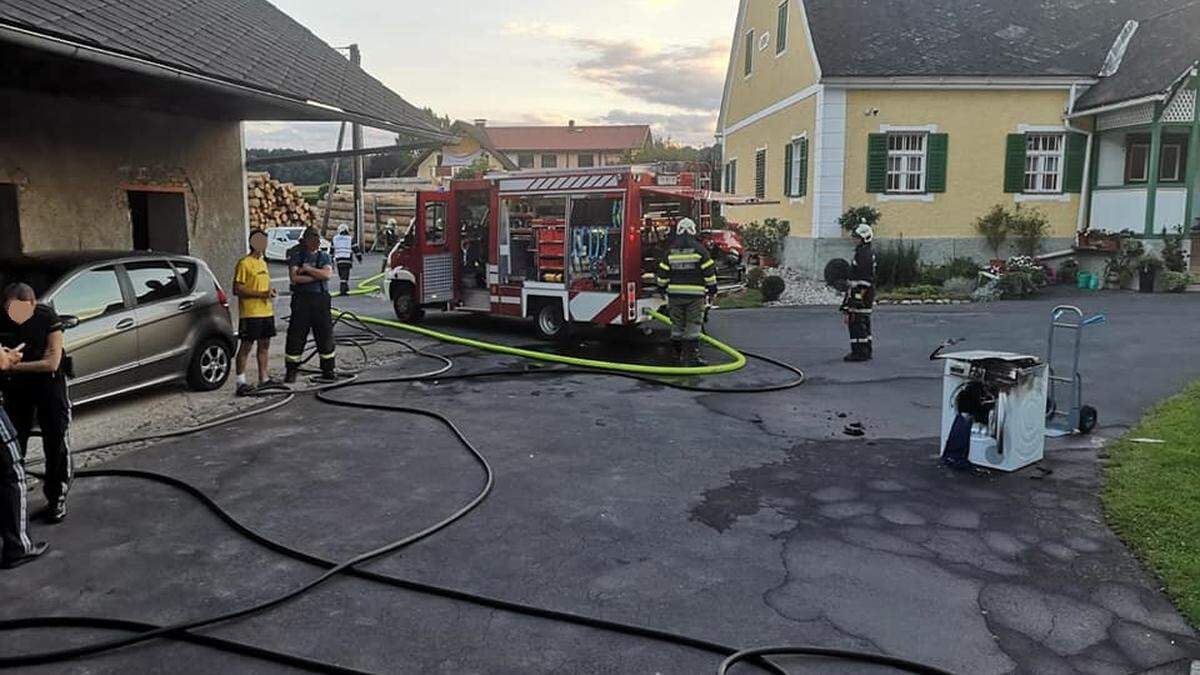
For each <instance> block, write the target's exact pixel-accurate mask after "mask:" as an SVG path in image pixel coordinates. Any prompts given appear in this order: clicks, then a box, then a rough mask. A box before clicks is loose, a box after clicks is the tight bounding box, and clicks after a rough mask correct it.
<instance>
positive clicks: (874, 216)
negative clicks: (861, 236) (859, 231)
mask: <svg viewBox="0 0 1200 675" xmlns="http://www.w3.org/2000/svg"><path fill="white" fill-rule="evenodd" d="M882 217H883V216H882V214H880V213H879V209H877V208H875V207H873V206H852V207H850V208H848V209H846V212H845V213H843V214H842V215H841V216H839V217H838V219H837V222H838V225H841V226H842V231H843V232H845V233H846V234H850V233H852V232H854V228H856V227H858V226H859V225H861V224H862V223H866V224H868V225H870V226H871V227H875V226H876V225H878V224H879V220H880V218H882Z"/></svg>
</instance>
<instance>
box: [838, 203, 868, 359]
mask: <svg viewBox="0 0 1200 675" xmlns="http://www.w3.org/2000/svg"><path fill="white" fill-rule="evenodd" d="M874 238H875V232H874V231H873V230H872V229H871V226H870V225H868V224H866V223H865V222H864V223H862V224H860V225H859V226H858V227H856V228H854V241H855V244H856V246H855V247H854V263H853V264H852V265H851V266H850V287H849V288H848V289H847V290H846V299H845V300H844V301H843V302H842V311H843V312H845V313H846V323H847V325H849V326H850V353H849V354H847V355H846V358H845V360H846V361H849V362H861V361H870V360H871V358H872V356H873V354H872V352H873V349H872V347H873V343H872V340H873V338H872V337H871V313H872V312H873V311H874V309H873V307H874V305H875V252H874V251H873V250H872V249H871V241H872V240H873V239H874Z"/></svg>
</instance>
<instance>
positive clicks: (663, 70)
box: [247, 0, 737, 151]
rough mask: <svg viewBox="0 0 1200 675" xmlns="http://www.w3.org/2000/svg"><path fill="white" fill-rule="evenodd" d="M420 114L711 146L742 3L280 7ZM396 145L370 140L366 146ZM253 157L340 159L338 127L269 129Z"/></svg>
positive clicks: (561, 0)
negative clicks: (631, 129)
mask: <svg viewBox="0 0 1200 675" xmlns="http://www.w3.org/2000/svg"><path fill="white" fill-rule="evenodd" d="M272 1H273V2H274V3H275V4H276V5H277V6H278V7H279V8H280V9H282V10H283V11H284V12H287V13H288V14H290V15H291V16H292V17H293V18H295V19H296V20H297V21H299V22H300V23H302V24H304V25H306V26H308V27H309V28H310V29H311V30H312V31H313V32H315V33H316V34H317V35H318V36H320V37H321V38H322V39H323V40H325V41H326V42H327V43H329V44H331V45H333V46H335V47H341V46H344V45H347V44H349V43H351V42H358V43H359V45H360V46H361V47H362V52H363V66H364V67H365V68H366V69H367V71H368V72H370V73H371V74H372V75H374V76H375V77H377V78H379V79H380V80H382V81H383V83H384V84H386V85H388V86H389V87H391V88H392V89H393V90H395V91H396V92H398V93H399V94H400V95H401V96H403V97H404V98H405V99H406V100H408V101H409V102H410V103H413V104H414V105H417V106H419V107H424V106H429V107H431V108H433V109H434V110H435V111H436V112H438V113H439V114H443V115H449V116H450V117H451V118H456V119H464V120H471V119H474V118H477V117H484V118H487V119H488V120H489V122H490V123H494V124H565V123H566V122H567V121H568V120H572V119H574V120H576V121H578V122H579V123H581V124H586V123H592V124H630V123H650V124H652V125H654V130H655V133H656V134H658V135H660V136H670V137H671V138H672V139H674V140H676V141H679V142H684V143H692V144H707V143H711V142H712V135H713V130H714V128H715V126H716V114H717V108H718V106H719V105H720V101H721V88H722V83H723V80H724V77H725V65H726V60H727V59H728V54H729V41H730V38H731V36H732V34H733V23H734V21H735V20H736V14H737V2H736V0H501V1H498V2H495V1H483V0H435V1H434V2H424V3H418V2H414V1H412V0H401V1H400V2H386V3H385V2H383V1H382V0H339V1H338V2H329V0H272ZM389 141H390V136H388V135H386V134H382V135H375V134H368V139H367V142H368V144H371V143H376V142H383V143H387V142H389ZM247 144H248V145H249V147H293V148H303V149H306V150H313V151H316V150H332V149H333V148H334V147H335V146H336V144H337V126H336V125H333V126H332V127H330V126H329V125H324V124H257V125H253V126H251V127H250V128H249V129H248V138H247Z"/></svg>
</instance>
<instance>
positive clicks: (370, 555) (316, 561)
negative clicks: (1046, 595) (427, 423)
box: [0, 324, 945, 675]
mask: <svg viewBox="0 0 1200 675" xmlns="http://www.w3.org/2000/svg"><path fill="white" fill-rule="evenodd" d="M357 328H360V329H361V330H365V331H367V332H368V333H375V331H372V330H371V329H368V328H366V327H365V326H363V325H362V324H359V326H357ZM375 338H383V339H384V340H386V341H388V342H396V343H398V344H401V345H404V346H406V347H407V348H408V349H410V350H411V351H412V352H413V353H415V354H417V355H420V356H424V357H431V358H437V359H441V360H443V361H444V362H446V363H447V364H449V363H450V362H449V359H447V358H446V357H444V356H441V355H438V354H433V353H429V352H423V351H421V350H418V349H416V348H414V347H412V346H411V345H409V344H408V343H406V342H404V341H402V340H399V339H396V338H386V337H384V336H380V335H376V336H374V337H369V338H367V340H374V339H375ZM747 355H748V356H751V357H752V358H756V359H759V360H762V361H764V362H767V363H771V364H774V365H777V366H779V367H782V368H784V369H786V370H788V371H790V372H792V373H793V374H795V376H796V377H795V379H794V380H792V381H789V382H787V383H783V384H777V385H766V386H762V387H750V388H743V389H739V388H731V387H704V386H697V385H688V384H683V383H678V382H671V381H664V380H658V379H655V378H652V377H648V376H643V375H637V374H632V373H612V372H602V371H595V370H588V369H584V368H540V369H535V370H495V371H482V372H477V373H466V374H457V375H449V376H447V375H444V374H443V373H445V371H446V370H448V368H446V367H443V368H441V369H439V370H437V371H435V372H433V373H423V374H418V375H408V376H397V377H387V378H378V379H372V380H356V381H346V382H342V383H337V384H332V385H329V386H325V387H321V388H319V389H318V391H317V393H316V398H317V400H320V401H322V402H324V403H327V404H330V405H336V406H341V407H350V408H359V409H369V410H381V411H387V412H399V413H406V414H413V415H420V416H424V417H428V418H431V419H434V420H436V421H438V422H440V423H442V424H443V425H444V426H446V427H447V428H448V429H449V430H450V431H451V432H452V433H453V434H454V436H455V437H456V438H457V439H458V440H459V442H460V443H461V444H462V445H463V446H464V447H465V448H466V449H467V450H468V451H469V452H470V454H471V455H472V456H473V458H474V459H475V460H476V462H477V463H478V464H479V466H480V467H481V470H482V472H483V475H484V480H483V485H482V486H481V488H480V490H479V491H478V493H477V494H476V495H475V497H473V498H472V499H471V500H470V501H469V502H468V503H467V504H466V505H464V506H462V507H460V508H459V509H457V510H455V511H454V512H453V513H451V514H449V515H448V516H447V517H445V518H443V519H442V520H440V521H439V522H437V523H435V524H433V525H431V526H428V527H426V528H425V529H423V530H421V531H419V532H417V533H414V534H411V535H409V536H407V537H404V538H403V539H400V540H397V541H394V542H391V543H388V544H386V545H384V546H382V547H379V548H376V549H374V550H372V551H368V552H366V553H363V554H360V555H358V556H355V557H354V558H351V559H350V560H347V561H343V562H335V561H332V560H328V559H325V558H321V557H319V556H316V555H313V554H310V553H306V552H304V551H301V550H299V549H295V548H292V547H290V546H287V545H285V544H282V543H280V542H278V541H275V540H273V539H270V538H269V537H267V536H265V535H263V534H261V533H258V532H256V531H254V530H252V529H250V528H249V527H247V526H245V525H244V524H242V523H240V522H239V521H237V520H236V519H235V518H234V517H233V516H232V515H231V514H229V513H228V512H227V511H225V510H224V509H223V508H222V507H221V506H220V505H219V504H217V502H216V501H215V500H213V499H212V498H211V497H210V496H208V495H207V494H206V493H204V492H203V491H202V490H201V489H199V488H197V487H196V486H194V485H191V484H190V483H187V482H185V481H183V480H180V479H177V478H173V477H171V476H167V475H164V474H159V473H155V472H149V471H140V470H131V469H96V470H86V471H80V472H78V473H77V474H76V477H78V478H100V477H109V478H136V479H142V480H149V481H154V482H158V483H160V484H164V485H168V486H170V487H173V488H176V489H179V490H182V491H184V492H187V493H188V494H190V495H192V496H193V497H194V498H196V499H197V500H198V501H200V502H201V503H202V504H203V505H204V506H205V507H206V508H208V509H209V510H210V511H212V512H213V513H214V514H215V515H217V517H219V518H220V519H221V520H222V521H224V522H225V523H226V524H227V525H229V526H230V527H231V528H232V529H233V530H234V531H236V532H237V533H239V534H241V535H242V536H244V537H246V538H247V539H250V540H251V541H254V542H255V543H258V544H259V545H261V546H263V547H265V548H267V549H269V550H272V551H274V552H277V553H280V554H282V555H285V556H287V557H289V558H292V559H294V560H297V561H300V562H304V563H307V564H311V565H314V566H316V567H319V568H322V569H324V570H325V572H324V573H322V574H321V575H319V576H317V577H316V578H314V579H313V580H311V581H309V582H307V583H305V584H303V585H301V586H300V587H298V588H296V589H293V590H291V591H289V592H287V593H285V594H283V595H280V596H278V597H276V598H272V599H270V600H267V601H265V602H261V603H258V604H256V605H253V606H248V607H244V608H241V609H238V610H234V611H230V612H225V613H222V614H220V615H216V616H211V617H207V618H203V619H197V620H192V621H186V622H180V623H176V624H172V625H168V626H156V625H153V624H147V623H142V622H133V621H125V620H120V619H108V618H99V617H43V618H25V619H15V620H8V621H0V631H10V630H18V629H27V628H34V627H56V626H57V627H64V626H66V627H75V628H80V627H90V628H98V629H108V630H125V631H130V632H133V633H135V634H134V635H130V636H126V637H122V638H114V639H110V640H105V641H101V642H96V643H92V644H89V645H83V646H80V647H74V648H68V649H63V650H56V651H50V652H42V653H38V654H27V655H18V656H8V657H0V668H14V667H25V666H32V665H38V664H48V663H57V662H62V661H66V660H70V659H75V658H80V657H84V656H89V655H95V654H99V653H102V652H109V651H113V650H117V649H120V648H123V647H127V646H131V645H134V644H138V643H142V642H146V641H148V640H152V639H156V638H170V639H175V640H181V641H187V642H192V643H194V644H201V645H204V646H209V647H212V648H215V649H220V650H223V651H228V652H232V653H238V654H241V655H244V656H249V657H254V658H260V659H266V660H269V661H272V662H276V663H280V664H282V665H288V666H292V667H297V668H303V669H307V670H312V671H314V672H330V673H361V672H363V671H359V670H355V669H351V668H346V667H343V666H339V665H336V664H330V663H326V662H322V661H317V660H313V659H307V658H305V657H300V656H296V655H292V654H288V653H284V652H279V651H275V650H270V649H265V648H259V647H254V646H251V645H246V644H244V643H240V642H235V641H232V640H225V639H219V638H214V637H210V636H204V635H200V634H197V633H195V632H193V631H195V630H196V629H198V628H202V627H205V626H210V625H213V624H216V623H221V622H225V621H230V620H234V619H237V618H242V617H246V616H249V615H251V614H256V613H259V612H262V611H266V610H268V609H271V608H273V607H276V606H279V605H281V604H283V603H286V602H288V601H290V600H293V599H295V598H297V597H299V596H301V595H304V594H305V593H308V592H309V591H311V590H312V589H314V588H316V587H318V586H319V585H321V584H323V583H324V582H326V581H328V580H329V579H331V578H333V577H335V576H337V575H339V574H345V575H347V576H353V577H356V578H360V579H364V580H368V581H372V582H376V583H381V584H385V585H388V586H392V587H396V588H401V589H405V590H409V591H413V592H418V593H425V594H430V595H435V596H439V597H443V598H448V599H453V600H458V601H463V602H468V603H472V604H476V605H481V606H485V607H490V608H493V609H500V610H504V611H509V612H514V613H518V614H523V615H527V616H534V617H539V618H544V619H549V620H553V621H560V622H567V623H572V624H575V625H580V626H586V627H591V628H596V629H601V630H608V631H614V632H618V633H622V634H626V635H631V636H635V637H642V638H648V639H654V640H660V641H664V642H669V643H673V644H677V645H681V646H685V647H690V648H694V649H699V650H702V651H708V652H710V653H715V654H719V655H722V656H727V657H729V658H728V659H727V660H726V662H725V663H723V664H722V670H721V671H720V672H722V673H724V672H725V670H727V669H728V667H729V666H730V665H732V664H733V663H735V662H740V661H746V662H749V663H751V664H753V665H755V666H757V667H759V668H761V669H763V670H766V671H768V672H771V673H776V674H778V675H783V674H784V671H783V670H782V669H780V668H779V667H778V666H776V665H775V664H773V663H771V662H769V661H766V660H765V658H763V657H764V656H766V655H768V654H769V653H787V654H791V655H804V654H808V655H814V656H824V657H837V658H849V659H853V660H858V661H862V662H867V663H884V661H881V659H884V660H889V662H888V663H886V665H894V666H895V667H897V668H900V669H902V670H907V671H908V672H915V673H938V674H939V675H943V674H944V672H945V671H939V670H936V669H932V668H928V667H925V666H919V665H916V664H909V665H910V666H912V667H908V666H905V665H903V664H905V663H907V662H903V661H901V660H898V659H890V657H881V656H880V655H876V654H869V653H868V654H857V653H854V652H838V651H837V650H828V649H823V648H819V647H792V648H775V649H785V651H774V652H773V651H770V648H768V649H767V650H766V651H764V650H762V649H760V650H748V651H739V650H738V649H737V648H734V647H730V646H727V645H722V644H719V643H716V642H711V641H708V640H703V639H699V638H694V637H690V636H686V635H681V634H678V633H673V632H671V631H665V630H661V629H656V628H649V627H645V626H638V625H635V624H629V623H624V622H618V621H609V620H606V619H599V618H594V617H589V616H585V615H580V614H575V613H572V612H564V611H559V610H553V609H546V608H541V607H535V606H532V605H526V604H522V603H517V602H511V601H507V600H502V599H498V598H492V597H489V596H484V595H480V594H475V593H470V592H466V591H461V590H456V589H452V588H446V587H441V586H436V585H432V584H425V583H421V582H416V581H410V580H406V579H402V578H399V577H393V576H390V575H385V574H381V573H379V572H373V571H369V570H364V569H360V568H359V567H358V565H361V564H363V563H366V562H368V561H371V560H374V559H377V558H379V557H382V556H385V555H388V554H390V553H394V552H396V551H398V550H400V549H402V548H404V547H406V546H409V545H411V544H413V543H415V542H417V541H420V540H421V539H424V538H426V537H429V536H431V535H432V534H434V533H436V532H438V531H440V530H442V529H444V528H446V527H448V526H450V525H451V524H453V523H454V522H456V521H457V520H459V519H460V518H462V517H463V516H465V515H466V514H467V513H469V512H470V511H471V510H473V509H474V508H475V507H477V506H479V504H481V503H482V502H483V500H484V499H485V498H486V497H487V495H488V493H489V492H490V491H491V489H492V486H493V483H494V473H493V471H492V468H491V466H490V464H489V463H488V461H487V459H486V458H485V457H484V456H483V454H482V453H481V452H480V451H479V450H478V449H477V448H476V447H475V446H474V444H472V443H471V441H470V440H469V439H468V438H467V437H466V436H465V435H464V434H463V433H462V431H461V430H460V429H458V427H457V426H456V425H455V424H454V422H453V421H452V420H450V419H449V418H448V417H446V416H445V415H442V414H441V413H438V412H435V411H431V410H425V409H421V408H413V407H409V406H398V405H390V404H384V403H362V402H357V401H347V400H342V399H338V398H336V397H334V396H333V393H334V392H335V391H337V390H339V389H348V388H353V387H364V386H371V385H380V384H393V383H405V382H409V383H412V382H431V381H432V382H436V381H443V380H464V379H471V378H492V377H514V376H518V377H519V376H526V375H562V374H577V375H605V376H612V375H617V376H621V377H626V378H631V379H635V380H641V381H646V382H651V383H654V384H658V385H661V386H666V387H671V388H676V389H681V390H685V391H693V392H713V393H758V392H765V391H780V390H782V389H789V388H793V387H797V386H799V385H800V384H802V383H803V381H804V373H803V372H802V371H800V370H799V369H798V368H795V367H794V366H791V365H789V364H785V363H783V362H780V361H778V360H775V359H772V358H770V357H764V356H758V355H751V354H747ZM294 397H295V395H294V394H291V395H289V396H288V397H287V398H285V399H284V400H282V401H279V402H276V403H273V404H271V405H268V406H264V407H263V408H260V409H257V410H254V411H249V412H243V413H238V414H237V415H233V416H230V417H228V418H223V419H218V420H214V421H212V422H209V423H206V424H202V425H199V426H197V427H192V428H189V429H184V430H176V431H171V432H166V433H163V434H157V435H151V436H143V437H140V438H137V439H131V440H132V441H139V442H143V441H150V440H158V439H165V438H173V437H178V436H183V435H187V434H192V433H197V432H199V431H203V430H206V429H210V428H213V427H214V426H218V425H221V424H226V423H229V422H231V421H234V420H240V419H245V418H246V417H248V416H250V415H254V414H262V413H265V412H268V411H270V410H274V409H277V408H278V407H280V406H282V405H285V404H286V403H288V402H290V401H291V400H293V399H294ZM127 442H131V441H118V442H115V443H109V444H105V445H103V446H93V447H91V448H87V449H84V451H95V450H99V449H103V448H105V447H111V446H115V445H122V444H125V443H127ZM835 652H836V653H835Z"/></svg>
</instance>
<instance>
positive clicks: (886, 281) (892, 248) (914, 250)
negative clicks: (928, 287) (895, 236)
mask: <svg viewBox="0 0 1200 675" xmlns="http://www.w3.org/2000/svg"><path fill="white" fill-rule="evenodd" d="M920 259H921V249H920V247H918V246H917V245H916V244H906V243H904V240H903V239H901V240H899V241H894V242H891V243H890V244H888V245H886V246H883V247H881V248H880V249H879V252H878V253H877V254H876V256H875V285H876V286H879V287H881V288H895V287H897V286H911V285H912V284H915V283H917V281H919V280H920V278H921V264H920Z"/></svg>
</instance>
